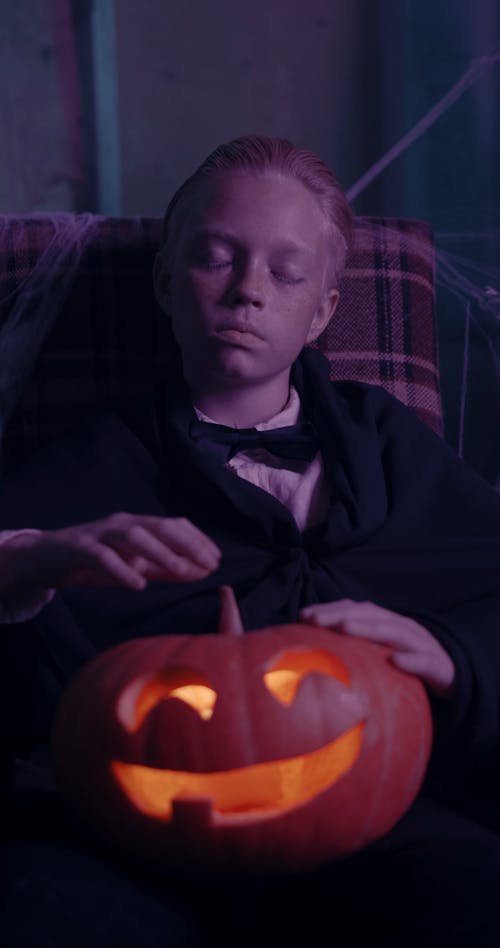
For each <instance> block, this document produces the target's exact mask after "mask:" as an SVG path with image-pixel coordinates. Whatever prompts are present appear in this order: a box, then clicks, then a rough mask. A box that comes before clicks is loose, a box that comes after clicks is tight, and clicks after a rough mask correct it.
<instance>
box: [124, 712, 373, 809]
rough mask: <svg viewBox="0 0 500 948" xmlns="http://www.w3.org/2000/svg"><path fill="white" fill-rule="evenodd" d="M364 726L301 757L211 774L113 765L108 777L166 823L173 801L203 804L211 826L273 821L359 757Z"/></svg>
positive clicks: (331, 781)
mask: <svg viewBox="0 0 500 948" xmlns="http://www.w3.org/2000/svg"><path fill="white" fill-rule="evenodd" d="M363 729H364V724H363V723H362V722H361V723H359V724H356V725H355V726H354V727H352V728H350V729H349V730H348V731H346V732H345V733H344V734H342V735H341V736H340V737H337V738H336V739H335V740H334V741H332V742H331V743H330V744H326V745H325V746H324V747H321V748H319V749H318V750H315V751H311V752H309V753H307V754H303V755H301V756H299V757H290V758H288V759H286V760H278V761H273V762H270V763H260V764H253V765H251V766H249V767H239V768H237V769H235V770H226V771H215V772H214V773H190V772H187V771H178V770H162V769H159V768H155V767H145V766H143V765H139V764H126V763H123V762H121V761H117V760H114V761H112V762H111V765H110V766H111V770H112V773H113V775H114V777H115V779H116V781H117V782H118V784H119V785H120V787H121V788H122V790H123V791H124V792H125V794H126V795H127V797H128V799H129V800H130V801H131V803H132V804H133V805H134V806H135V807H136V808H137V809H138V810H140V811H141V812H142V813H144V814H145V815H146V816H150V817H153V818H154V819H157V820H162V821H164V822H168V821H170V820H171V819H172V817H173V816H174V809H175V803H176V801H177V800H182V801H183V802H184V801H186V802H187V801H189V800H190V798H191V799H192V800H193V802H194V801H200V798H201V799H204V800H205V801H206V802H207V804H210V807H211V812H210V816H211V820H212V822H217V823H221V822H231V821H235V820H238V821H241V819H242V818H246V817H248V818H250V819H252V818H255V817H260V818H263V817H266V816H275V815H278V814H281V813H284V812H286V811H287V810H289V809H292V808H293V809H294V808H296V807H298V806H300V805H301V804H302V803H305V802H306V801H307V800H310V799H311V798H312V797H315V796H317V795H318V794H319V793H321V792H322V791H323V790H326V789H327V788H328V787H329V786H331V785H332V784H335V783H336V782H337V781H338V780H339V779H340V777H342V775H343V774H345V773H347V771H348V770H350V768H351V767H352V765H353V764H354V763H355V761H356V760H357V758H358V755H359V753H360V749H361V743H362V737H363Z"/></svg>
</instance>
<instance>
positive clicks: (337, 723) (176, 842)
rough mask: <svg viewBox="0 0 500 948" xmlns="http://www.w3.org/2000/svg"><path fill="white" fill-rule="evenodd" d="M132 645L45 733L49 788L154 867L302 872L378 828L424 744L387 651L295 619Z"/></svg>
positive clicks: (415, 777) (65, 701) (404, 680)
mask: <svg viewBox="0 0 500 948" xmlns="http://www.w3.org/2000/svg"><path fill="white" fill-rule="evenodd" d="M222 594H223V611H222V618H221V629H222V631H223V632H224V631H225V632H231V631H232V632H233V634H225V635H224V634H220V630H219V634H216V635H203V636H196V635H192V636H162V637H157V638H147V639H135V640H132V641H128V642H125V643H123V644H122V645H119V646H117V647H115V648H112V649H110V650H108V651H107V652H105V653H103V654H101V655H100V656H98V657H97V658H96V659H94V660H93V661H92V662H90V663H89V664H88V665H86V666H85V667H84V668H83V669H82V670H81V672H80V673H79V674H78V676H77V677H76V678H75V679H74V681H73V682H72V683H71V684H70V686H69V688H68V689H67V691H66V693H65V694H64V696H63V698H62V701H61V704H60V706H59V709H58V712H57V715H56V719H55V723H54V728H53V741H52V749H53V764H54V772H55V776H56V780H57V782H58V784H59V787H60V788H61V790H62V792H63V794H64V795H65V796H66V798H67V799H68V801H69V802H70V804H72V805H73V806H74V807H76V808H77V810H78V811H79V812H80V813H81V814H82V815H84V816H85V817H86V818H87V819H88V820H90V821H92V822H93V823H94V824H95V825H96V826H97V827H99V828H100V829H101V831H102V832H103V833H104V834H105V835H107V836H108V838H111V839H112V840H113V841H114V843H115V844H116V845H118V846H120V847H122V848H124V849H127V850H129V851H130V852H133V853H135V854H136V856H139V857H141V856H142V857H145V858H146V859H148V860H149V861H151V862H154V863H160V865H161V864H163V865H164V866H165V867H167V868H168V867H171V866H173V865H180V866H184V867H186V868H190V869H193V868H197V867H199V866H205V867H210V868H216V867H220V868H224V869H228V868H231V869H234V868H238V869H241V870H250V871H258V872H261V871H265V870H267V869H270V870H273V871H274V870H279V871H283V870H286V871H291V870H300V869H306V868H313V867H315V866H317V865H319V864H320V863H321V862H323V861H325V860H328V859H337V858H340V857H342V856H344V855H346V854H348V853H351V852H353V851H355V850H357V849H360V848H361V847H363V846H365V845H366V844H368V843H369V842H371V841H373V840H374V839H376V838H378V837H380V836H381V835H383V834H384V833H386V832H387V831H388V830H389V829H390V828H391V827H392V826H393V825H394V823H395V822H396V821H397V820H398V819H399V817H400V816H401V815H402V814H403V813H404V812H405V810H406V809H407V808H408V806H409V805H410V804H411V803H412V802H413V800H414V798H415V796H416V794H417V792H418V789H419V787H420V784H421V782H422V779H423V776H424V773H425V768H426V765H427V761H428V757H429V752H430V745H431V733H432V732H431V717H430V710H429V705H428V701H427V697H426V694H425V690H424V688H423V686H422V685H421V684H420V682H419V681H418V680H416V679H414V678H412V677H411V676H409V675H405V674H404V673H403V672H400V671H398V670H397V669H396V668H395V667H394V666H393V665H392V664H391V663H389V662H388V660H387V656H388V654H389V649H387V648H384V647H382V646H378V645H374V644H372V643H369V642H366V641H363V640H360V639H352V638H349V637H348V636H341V635H338V634H336V633H334V632H331V631H329V630H326V629H321V628H318V627H316V626H307V625H305V624H297V625H283V626H275V627H271V628H268V629H263V630H259V631H254V632H252V633H249V634H246V635H239V634H234V633H235V632H236V633H238V632H241V631H242V628H241V624H240V620H239V616H238V618H235V616H236V615H237V611H236V613H235V612H234V610H235V609H236V610H237V607H236V606H235V603H234V599H233V597H232V591H231V590H229V589H228V588H227V587H226V588H225V589H224V590H222Z"/></svg>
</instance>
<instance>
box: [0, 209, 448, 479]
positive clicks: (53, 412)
mask: <svg viewBox="0 0 500 948" xmlns="http://www.w3.org/2000/svg"><path fill="white" fill-rule="evenodd" d="M160 227H161V222H160V220H159V219H146V218H122V219H111V218H104V217H101V216H97V215H90V214H87V215H68V214H66V215H63V214H59V215H52V216H51V215H38V216H35V217H32V218H26V217H4V218H0V261H1V266H0V423H1V425H2V432H3V465H4V469H7V468H9V467H11V466H12V465H13V464H15V463H18V462H20V461H22V460H24V459H25V458H26V457H27V456H28V455H30V454H31V453H32V452H33V450H35V449H36V448H37V447H38V446H39V445H41V444H42V443H43V442H44V441H46V440H47V439H49V438H52V437H55V436H57V435H59V434H63V433H64V432H66V431H68V430H69V429H70V428H71V427H72V426H73V425H75V424H76V423H78V420H79V419H80V418H81V417H82V416H83V415H84V414H86V412H88V411H89V410H93V409H95V408H96V407H98V406H101V405H102V406H113V407H115V408H117V409H118V411H122V410H123V411H126V409H127V406H128V405H130V403H131V402H133V401H134V400H135V399H136V398H137V397H138V396H142V395H145V394H147V393H148V392H149V391H151V390H152V389H153V387H154V384H155V381H156V379H157V377H158V374H159V373H162V372H165V371H167V372H168V370H169V365H171V364H172V359H173V358H174V357H175V356H174V352H173V345H172V338H171V335H170V331H169V326H168V321H167V319H166V318H165V316H164V314H163V313H162V311H161V310H160V308H159V306H158V304H157V303H156V300H155V298H154V294H153V287H152V276H151V274H152V265H153V258H154V254H155V251H156V247H157V245H158V242H159V235H160ZM340 290H341V295H340V303H339V306H338V309H337V312H336V314H335V316H334V319H333V320H332V322H331V324H330V325H329V326H328V327H327V329H326V330H325V331H324V333H323V334H322V336H321V337H320V338H319V340H318V341H317V342H316V345H317V346H319V348H320V349H321V351H322V352H323V353H324V354H325V355H326V356H327V357H328V359H329V361H330V373H331V377H332V378H335V379H346V378H351V379H358V380H361V381H364V382H370V383H373V384H378V385H382V386H384V387H385V388H386V389H388V390H389V391H390V392H392V393H393V394H394V395H395V396H396V397H397V398H398V399H400V401H402V402H404V403H405V404H406V405H408V406H409V407H410V408H412V409H413V410H414V411H416V412H417V414H418V415H420V417H421V418H422V419H423V420H424V421H425V422H426V423H427V424H428V425H429V426H430V427H431V428H433V429H434V430H435V431H437V432H438V433H440V434H442V431H443V423H442V407H441V397H440V388H439V366H438V353H437V335H436V327H435V314H434V255H433V244H432V237H431V232H430V229H429V227H428V226H427V224H425V223H423V222H421V221H415V220H408V219H385V218H357V219H356V226H355V241H354V246H353V248H352V250H351V252H350V255H349V257H348V260H347V268H346V271H345V274H344V277H343V280H342V284H341V287H340Z"/></svg>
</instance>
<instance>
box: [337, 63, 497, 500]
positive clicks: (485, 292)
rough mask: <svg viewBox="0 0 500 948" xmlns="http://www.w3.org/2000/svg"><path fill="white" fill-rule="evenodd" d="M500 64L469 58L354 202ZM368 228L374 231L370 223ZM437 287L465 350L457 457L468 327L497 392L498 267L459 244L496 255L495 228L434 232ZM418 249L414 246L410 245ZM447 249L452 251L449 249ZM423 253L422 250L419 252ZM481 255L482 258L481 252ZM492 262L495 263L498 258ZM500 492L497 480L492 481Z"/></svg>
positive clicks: (356, 188)
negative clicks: (455, 311)
mask: <svg viewBox="0 0 500 948" xmlns="http://www.w3.org/2000/svg"><path fill="white" fill-rule="evenodd" d="M498 62H500V49H498V48H495V49H493V50H492V51H491V52H490V53H489V54H488V55H486V56H480V57H478V58H476V59H473V60H472V62H471V63H470V64H469V66H468V67H467V69H466V70H465V72H464V73H463V74H462V75H461V76H460V77H459V79H458V80H457V82H456V83H455V84H454V85H453V86H452V87H451V88H450V89H449V90H448V91H447V92H446V93H445V94H444V95H443V96H442V97H441V98H440V99H439V100H438V101H437V102H436V103H435V104H434V105H433V106H432V108H431V109H429V111H428V112H426V114H425V115H424V116H423V117H422V118H421V119H420V120H419V121H418V122H417V123H416V125H414V126H413V128H411V129H410V130H409V131H408V132H407V133H406V134H405V135H403V136H402V138H400V139H399V141H398V142H396V143H395V145H393V146H392V148H390V149H389V151H388V152H386V154H384V155H382V157H381V158H379V159H378V160H377V161H376V162H375V163H374V164H373V165H372V166H371V167H370V168H369V169H368V170H367V171H366V172H365V173H364V174H363V175H362V176H361V177H360V178H359V179H358V180H357V181H356V182H355V183H354V184H353V185H352V186H351V187H350V188H349V189H348V191H347V192H346V193H347V198H348V200H349V201H351V202H353V201H355V199H356V198H357V197H359V195H360V194H361V193H362V192H363V191H365V190H366V188H367V187H368V186H369V185H370V184H371V183H372V182H373V181H374V180H375V179H376V178H378V177H379V175H380V174H382V172H383V171H385V169H386V168H387V167H388V166H389V165H390V164H392V162H393V161H395V160H396V159H397V158H398V157H399V156H400V155H402V154H403V153H404V152H405V151H406V150H407V149H408V148H409V147H410V146H411V145H412V144H413V143H414V142H415V141H417V140H418V139H419V138H421V137H422V135H424V134H425V133H426V132H427V131H428V130H429V128H430V127H431V126H432V125H433V124H434V123H435V122H436V121H437V120H438V119H439V118H440V117H441V116H442V115H444V113H445V112H447V111H448V109H450V108H451V107H452V106H453V105H454V104H455V103H456V102H457V101H458V100H459V99H460V98H461V97H462V95H463V94H464V92H466V90H467V89H469V88H470V87H471V86H472V85H473V84H475V83H476V82H477V81H478V80H479V79H480V78H482V76H483V75H484V73H485V72H486V71H487V70H489V69H490V68H491V67H492V66H493V65H495V64H496V63H498ZM373 226H375V227H376V226H377V225H376V224H374V225H373ZM434 237H435V242H436V285H437V287H438V288H440V289H441V290H443V291H444V292H445V293H449V294H451V295H452V296H454V297H455V298H456V299H458V300H459V301H460V303H461V305H462V307H463V313H464V345H463V356H462V373H461V383H460V395H459V397H460V406H459V431H458V444H457V445H456V448H457V451H458V454H459V456H460V457H463V451H464V418H465V406H466V400H467V392H468V374H469V356H470V333H471V325H472V324H474V326H475V327H476V328H477V330H478V331H479V332H480V334H481V335H482V337H483V338H484V340H485V342H486V345H487V348H488V350H489V353H490V356H491V359H492V361H493V365H494V369H495V377H496V379H497V386H499V387H500V267H499V266H497V265H494V264H492V265H490V264H483V263H480V262H477V261H475V260H473V259H471V258H470V257H465V256H463V255H461V254H460V253H459V252H457V249H456V248H457V245H459V244H460V243H468V244H470V243H471V242H472V243H474V244H475V245H476V246H478V247H480V248H481V247H482V246H483V245H486V244H488V247H489V248H490V251H491V248H492V246H496V247H497V249H498V250H500V229H495V228H491V229H485V230H480V231H475V230H474V231H470V230H466V229H464V230H461V231H453V232H449V231H448V232H436V233H435V235H434ZM414 246H415V249H416V250H418V246H417V245H415V244H414ZM450 247H453V248H454V249H453V250H451V249H450ZM423 249H424V248H422V250H423ZM481 256H484V255H483V254H482V253H481ZM496 259H497V260H498V259H500V254H499V253H497V255H496ZM496 486H497V488H500V478H499V480H498V481H497V485H496Z"/></svg>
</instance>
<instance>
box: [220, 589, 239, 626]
mask: <svg viewBox="0 0 500 948" xmlns="http://www.w3.org/2000/svg"><path fill="white" fill-rule="evenodd" d="M219 596H220V613H219V625H218V626H217V634H218V635H243V634H244V632H245V629H244V628H243V621H242V618H241V615H240V610H239V609H238V603H237V602H236V596H235V595H234V592H233V589H232V587H231V586H219Z"/></svg>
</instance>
